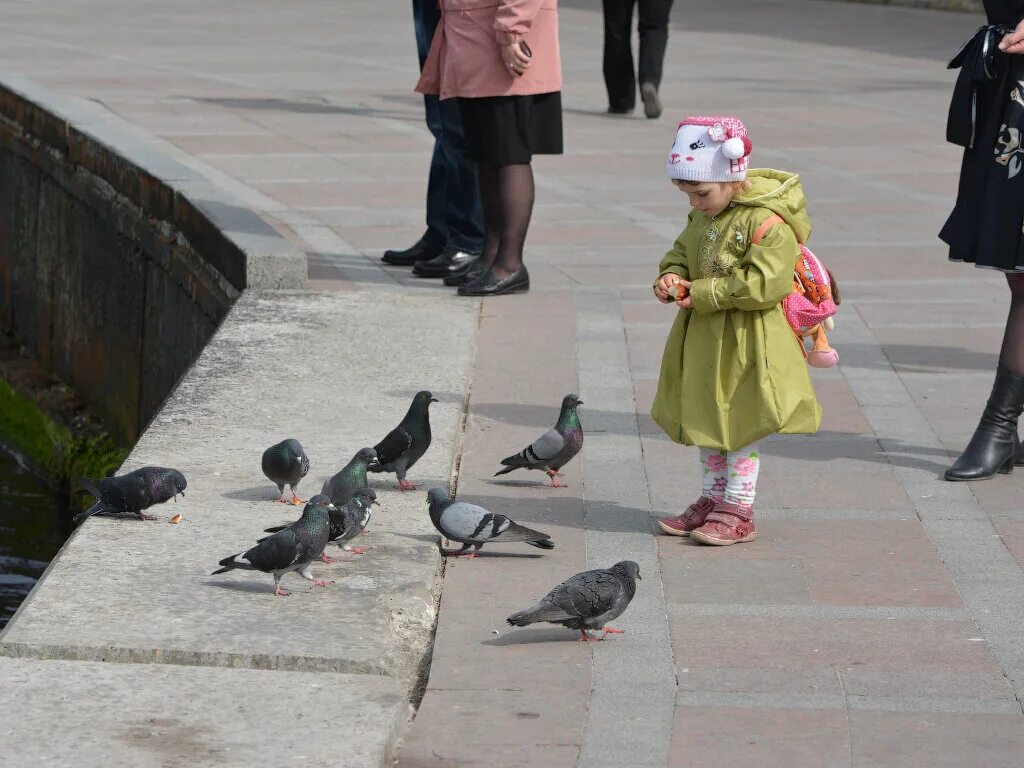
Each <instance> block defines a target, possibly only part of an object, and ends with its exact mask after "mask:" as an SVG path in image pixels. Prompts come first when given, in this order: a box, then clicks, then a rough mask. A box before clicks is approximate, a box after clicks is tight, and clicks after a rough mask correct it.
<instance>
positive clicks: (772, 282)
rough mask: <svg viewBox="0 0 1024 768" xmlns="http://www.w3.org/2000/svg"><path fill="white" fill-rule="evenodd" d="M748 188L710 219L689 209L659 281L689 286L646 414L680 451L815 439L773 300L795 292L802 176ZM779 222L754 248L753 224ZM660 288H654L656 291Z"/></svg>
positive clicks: (801, 369) (807, 399) (754, 176)
mask: <svg viewBox="0 0 1024 768" xmlns="http://www.w3.org/2000/svg"><path fill="white" fill-rule="evenodd" d="M747 178H748V179H749V180H750V182H751V184H752V186H751V189H750V190H749V191H747V192H743V193H741V194H740V195H737V196H736V197H735V198H734V199H733V202H732V204H731V205H730V207H729V208H727V209H726V210H725V211H723V212H722V213H720V214H719V215H718V216H716V217H715V218H714V219H712V218H711V217H709V216H708V215H707V214H704V213H701V212H700V211H696V210H693V211H690V216H689V219H688V220H687V224H686V229H685V230H683V233H682V234H681V235H680V236H679V239H677V240H676V242H675V245H674V246H673V247H672V250H671V251H669V252H668V253H666V254H665V258H664V259H662V261H661V265H660V267H659V270H658V272H659V274H658V279H659V280H660V279H661V276H662V275H666V274H676V275H680V276H681V277H683V278H685V279H687V280H691V281H692V282H693V286H692V287H691V289H690V294H691V296H692V297H693V309H680V310H679V314H678V316H677V317H676V320H675V324H674V325H673V326H672V331H671V332H670V333H669V337H668V341H667V342H666V344H665V354H664V356H663V357H662V361H661V377H660V379H659V381H658V394H657V395H656V396H655V398H654V406H653V407H652V408H651V416H652V417H653V418H654V420H655V421H656V422H657V423H658V425H659V426H660V427H661V428H662V429H663V430H665V432H666V433H667V434H668V436H669V437H670V438H672V439H673V440H674V441H676V442H678V443H686V444H687V445H699V446H701V447H702V448H718V449H722V450H729V451H733V450H737V449H739V448H743V447H744V446H746V445H749V444H750V443H753V442H754V441H755V440H760V439H761V438H762V437H765V436H767V435H770V434H772V433H774V432H787V433H813V432H817V431H818V426H819V424H820V423H821V407H820V406H819V405H818V401H817V399H816V398H815V396H814V388H813V387H812V385H811V378H810V375H809V373H808V370H807V363H806V362H805V360H804V356H803V353H802V352H801V351H800V348H799V342H798V341H797V339H796V336H795V334H794V333H793V331H792V329H790V327H789V323H788V322H786V317H785V315H784V314H783V312H782V307H781V304H780V302H781V301H782V299H783V298H785V297H786V296H787V295H788V294H789V292H790V291H791V290H792V288H793V266H794V264H795V263H796V258H797V254H798V252H799V248H798V244H797V237H799V240H800V242H806V240H807V237H808V235H810V233H811V222H810V219H808V217H807V212H806V210H805V206H806V200H805V198H804V193H803V189H802V188H801V187H800V178H799V177H798V176H796V175H794V174H789V173H783V172H782V171H773V170H767V169H762V170H753V171H750V173H749V174H748V176H747ZM772 214H778V215H780V216H782V218H783V219H784V220H785V221H786V223H787V224H788V225H789V226H785V225H783V224H776V225H775V226H773V227H771V228H770V229H769V230H768V231H767V233H765V235H764V236H763V238H762V240H761V242H760V244H758V245H751V239H752V238H753V236H754V233H755V232H756V231H757V228H758V226H759V225H760V224H761V222H763V221H764V220H765V219H767V218H768V217H769V216H771V215H772ZM655 284H657V283H655Z"/></svg>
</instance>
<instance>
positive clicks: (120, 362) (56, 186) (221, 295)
mask: <svg viewBox="0 0 1024 768" xmlns="http://www.w3.org/2000/svg"><path fill="white" fill-rule="evenodd" d="M2 80H3V81H2V82H0V327H2V329H3V331H5V332H6V333H7V334H8V335H10V336H12V337H13V338H14V340H15V341H16V342H17V343H18V344H20V345H23V347H25V348H27V351H28V352H29V353H30V354H31V355H32V356H34V357H35V358H37V359H38V360H39V362H40V363H42V364H43V365H44V366H45V367H46V368H47V369H49V370H51V371H52V372H53V373H54V374H56V375H57V376H58V377H59V378H60V379H61V380H62V381H63V382H65V383H66V384H68V385H69V386H70V387H72V388H73V389H74V390H75V392H76V394H77V395H78V397H79V398H80V399H81V400H82V401H83V402H84V403H85V404H86V405H87V406H89V407H90V409H92V410H93V411H94V412H95V413H96V414H97V415H99V416H100V417H101V418H102V419H103V420H104V422H105V423H106V424H107V427H108V428H109V429H110V430H111V432H112V434H113V435H114V436H115V437H116V438H117V439H119V440H120V441H123V442H124V443H125V444H128V443H131V442H134V440H135V439H136V438H137V437H138V436H139V435H140V434H141V432H142V431H143V429H145V427H146V425H147V423H148V422H149V420H150V419H151V418H152V417H153V415H154V414H155V413H156V412H157V410H158V409H159V407H160V405H161V404H162V403H163V402H164V400H165V398H166V397H167V395H168V394H169V393H170V392H171V390H172V389H173V388H174V386H175V384H176V383H177V382H178V380H179V379H180V378H181V376H182V375H183V374H184V373H185V371H186V370H187V369H188V367H189V366H190V365H191V364H192V362H193V361H194V360H195V359H196V357H197V356H198V354H199V352H200V351H201V350H202V348H203V346H204V345H205V344H206V341H207V340H208V339H209V338H210V336H211V335H212V334H213V332H214V330H216V328H217V326H218V325H219V324H220V322H221V320H222V319H223V318H224V316H225V315H226V313H227V311H228V309H229V308H230V307H231V305H232V304H233V303H234V301H235V300H236V299H237V298H238V296H239V294H240V292H241V291H242V290H244V289H245V288H247V287H258V286H259V287H298V286H301V285H302V284H303V283H304V281H305V270H306V266H305V256H304V255H303V254H298V253H295V252H294V250H293V249H292V248H291V246H290V245H289V244H288V242H287V241H286V240H284V239H283V238H282V237H280V235H278V234H277V232H276V231H275V230H273V228H272V227H270V225H268V224H267V223H266V222H264V221H263V220H262V219H260V218H259V217H258V216H257V215H256V214H255V213H253V212H252V211H250V210H249V209H247V208H245V207H244V206H241V205H239V204H237V203H235V202H234V201H233V200H230V199H227V198H226V197H225V195H224V193H223V192H221V191H219V190H216V189H214V188H213V187H212V186H210V185H209V184H208V183H206V182H205V180H204V179H202V178H201V177H200V176H198V174H196V173H195V172H193V171H191V169H188V168H185V167H184V166H182V165H180V164H179V163H177V162H175V161H173V160H171V159H170V158H169V157H167V156H166V155H161V154H159V153H157V152H155V151H154V150H153V149H152V147H151V145H150V144H147V143H146V142H145V141H144V140H143V139H141V138H139V137H137V136H133V135H132V134H131V133H130V132H129V131H128V130H126V126H124V125H118V124H117V122H118V120H117V118H114V117H113V116H112V115H109V114H107V113H105V112H104V111H103V110H102V109H101V108H99V107H98V106H94V105H91V104H86V103H84V102H77V101H72V100H66V99H61V98H60V97H57V96H54V95H53V94H50V93H46V92H45V91H42V90H41V89H39V88H38V87H37V86H35V85H34V84H31V83H27V82H25V81H21V82H18V83H15V84H12V83H11V78H9V77H7V78H3V79H2ZM127 128H130V126H129V127H127Z"/></svg>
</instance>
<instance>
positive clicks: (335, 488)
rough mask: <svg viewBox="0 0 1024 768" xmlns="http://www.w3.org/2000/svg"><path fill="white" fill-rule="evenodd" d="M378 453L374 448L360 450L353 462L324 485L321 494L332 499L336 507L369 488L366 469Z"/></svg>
mask: <svg viewBox="0 0 1024 768" xmlns="http://www.w3.org/2000/svg"><path fill="white" fill-rule="evenodd" d="M376 458H377V452H376V451H375V450H373V448H360V449H359V452H358V453H356V455H355V456H353V457H352V460H351V461H350V462H349V463H348V464H346V465H345V466H344V467H342V469H341V470H340V471H339V472H338V473H337V474H335V475H334V477H332V478H331V479H330V480H328V481H327V482H326V483H324V487H323V490H321V491H320V492H321V493H322V494H324V495H325V496H330V497H331V503H332V504H334V506H336V507H340V506H341V505H342V504H344V503H345V502H347V501H348V500H349V499H351V498H352V495H353V494H354V493H355V492H356V491H358V490H360V489H361V488H365V487H366V486H367V482H366V468H367V467H368V466H369V465H370V462H372V461H373V460H374V459H376Z"/></svg>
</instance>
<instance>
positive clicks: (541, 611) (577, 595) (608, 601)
mask: <svg viewBox="0 0 1024 768" xmlns="http://www.w3.org/2000/svg"><path fill="white" fill-rule="evenodd" d="M639 578H640V566H639V565H637V564H636V563H634V562H633V561H632V560H623V561H622V562H620V563H616V564H615V565H613V566H612V567H611V568H609V569H608V570H596V571H584V572H583V573H577V574H576V575H575V576H573V577H572V578H571V579H569V580H568V581H564V582H562V583H561V584H559V585H558V586H557V587H555V588H554V589H553V590H551V591H550V592H548V594H547V596H546V597H545V598H544V599H543V600H541V601H540V602H539V603H537V604H536V605H535V606H533V607H532V608H527V609H526V610H525V611H519V612H518V613H513V614H512V615H511V616H509V617H508V623H509V624H511V625H512V626H514V627H525V626H526V625H527V624H535V623H536V622H538V621H548V622H551V623H552V624H561V625H563V626H566V627H568V628H569V629H578V630H579V632H580V640H581V641H584V640H604V639H605V637H607V636H608V635H609V634H621V633H622V632H623V631H624V630H621V629H615V627H606V626H605V622H608V621H611V620H612V619H614V618H617V617H618V616H620V615H621V614H622V612H623V611H625V610H626V608H627V607H628V606H629V603H630V601H631V600H632V599H633V595H634V594H635V593H636V580H637V579H639ZM589 629H600V630H603V631H604V634H603V635H601V637H594V636H593V635H591V634H590V633H589V632H588V631H587V630H589Z"/></svg>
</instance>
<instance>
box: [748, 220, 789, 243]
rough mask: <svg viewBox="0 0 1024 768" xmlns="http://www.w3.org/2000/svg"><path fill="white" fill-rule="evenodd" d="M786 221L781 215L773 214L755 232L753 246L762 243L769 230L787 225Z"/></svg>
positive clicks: (752, 240)
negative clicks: (778, 225)
mask: <svg viewBox="0 0 1024 768" xmlns="http://www.w3.org/2000/svg"><path fill="white" fill-rule="evenodd" d="M785 222H786V220H785V219H783V218H782V217H781V216H779V214H777V213H773V214H772V215H771V216H769V217H768V218H767V219H765V220H764V221H762V222H761V225H760V226H759V227H758V228H757V231H756V232H754V237H753V238H752V239H751V240H750V242H751V244H752V245H757V244H758V243H760V242H761V240H762V238H764V236H765V235H766V234H767V232H768V230H769V229H771V228H772V227H774V226H775V225H776V224H785Z"/></svg>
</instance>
